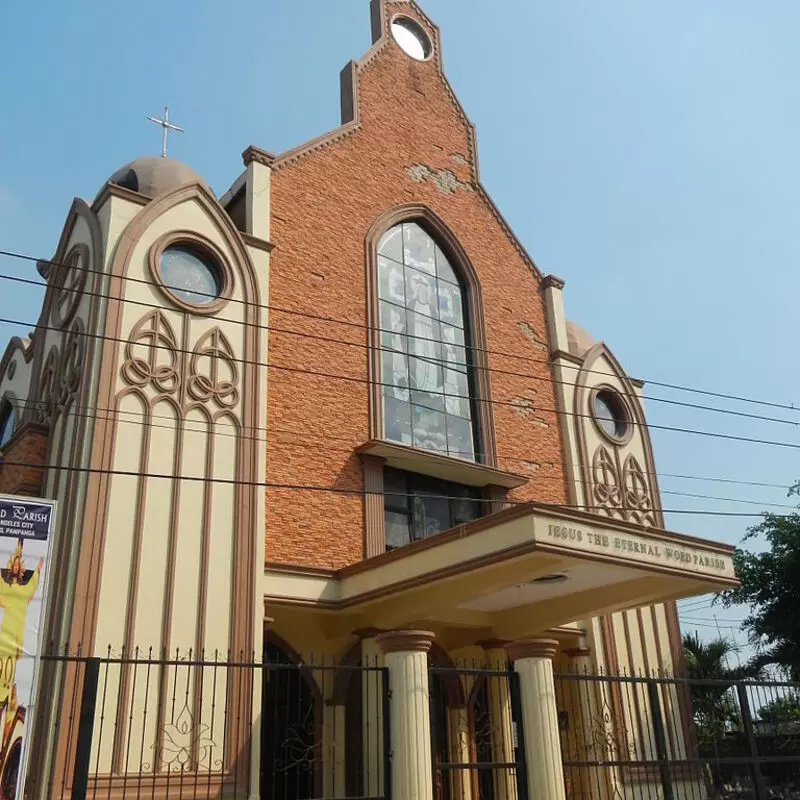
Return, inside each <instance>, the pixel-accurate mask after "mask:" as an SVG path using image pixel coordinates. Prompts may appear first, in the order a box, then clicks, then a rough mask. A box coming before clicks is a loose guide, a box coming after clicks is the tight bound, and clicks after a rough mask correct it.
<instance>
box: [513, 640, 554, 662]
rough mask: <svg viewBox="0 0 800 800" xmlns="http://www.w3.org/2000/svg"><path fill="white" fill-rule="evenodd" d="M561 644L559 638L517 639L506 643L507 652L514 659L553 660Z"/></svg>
mask: <svg viewBox="0 0 800 800" xmlns="http://www.w3.org/2000/svg"><path fill="white" fill-rule="evenodd" d="M560 646H561V645H560V642H559V641H558V639H517V641H515V642H509V643H508V644H507V645H506V652H507V653H508V657H509V658H510V659H511V660H512V661H519V660H521V659H523V658H547V659H550V660H551V661H552V659H553V658H554V657H555V655H556V653H557V652H558V651H559V649H560Z"/></svg>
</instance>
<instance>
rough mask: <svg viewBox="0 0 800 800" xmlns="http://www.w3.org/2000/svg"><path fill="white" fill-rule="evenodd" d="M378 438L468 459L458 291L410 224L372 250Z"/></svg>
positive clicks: (468, 401)
mask: <svg viewBox="0 0 800 800" xmlns="http://www.w3.org/2000/svg"><path fill="white" fill-rule="evenodd" d="M378 298H379V301H380V328H381V345H380V348H381V383H382V385H383V391H382V394H383V435H384V437H385V438H386V439H389V440H391V441H393V442H400V443H401V444H408V445H413V446H414V447H421V448H424V449H426V450H437V451H439V452H442V453H447V454H448V455H451V456H456V457H458V458H466V459H470V460H475V435H474V429H473V424H472V420H473V413H472V398H473V392H472V391H471V386H472V381H471V374H470V372H471V371H470V366H469V357H468V354H467V346H466V345H467V342H468V339H469V336H468V330H467V324H466V308H465V305H466V304H465V301H464V290H463V287H462V285H461V283H460V281H459V279H458V277H457V276H456V273H455V272H454V271H453V268H452V266H451V265H450V262H449V261H448V260H447V257H446V256H445V255H444V253H443V252H442V251H441V250H440V249H439V246H438V245H437V244H436V242H434V240H433V239H432V238H431V237H430V236H429V235H428V233H426V231H425V230H423V229H422V228H421V227H420V226H419V225H417V224H416V223H415V222H404V223H402V224H401V225H396V226H395V227H393V228H390V229H389V230H388V231H387V232H386V233H385V234H384V235H383V237H382V238H381V241H380V244H379V245H378Z"/></svg>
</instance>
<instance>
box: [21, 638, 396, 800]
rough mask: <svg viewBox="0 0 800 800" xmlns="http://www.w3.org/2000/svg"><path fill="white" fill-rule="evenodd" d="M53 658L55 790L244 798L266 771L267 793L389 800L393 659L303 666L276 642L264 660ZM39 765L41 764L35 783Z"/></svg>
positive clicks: (105, 798)
mask: <svg viewBox="0 0 800 800" xmlns="http://www.w3.org/2000/svg"><path fill="white" fill-rule="evenodd" d="M46 663H47V665H48V667H49V668H50V669H51V670H54V671H57V673H58V675H57V676H55V673H54V675H53V676H51V679H52V680H55V678H56V677H57V682H58V684H59V685H60V686H61V688H62V691H61V696H62V700H61V705H60V707H59V708H60V713H59V714H58V715H57V727H56V730H55V731H54V734H53V736H52V737H51V741H52V742H53V743H55V746H54V751H53V752H51V753H50V762H49V764H50V768H49V769H48V770H47V773H48V774H49V778H48V785H47V786H46V790H47V794H48V796H60V797H71V798H73V800H85V798H91V799H92V800H101V799H102V800H112V798H113V799H114V800H118V799H119V798H133V797H136V798H137V800H139V798H156V797H158V798H170V800H172V798H193V800H196V799H197V798H206V797H218V796H222V795H225V796H228V795H229V796H231V797H233V798H238V797H248V796H252V795H251V794H250V791H251V790H250V787H251V786H253V784H254V783H255V781H256V779H257V780H258V784H259V786H260V793H261V797H263V798H269V799H270V800H304V799H305V800H340V799H341V800H344V799H345V798H347V799H348V800H390V797H391V782H390V772H391V771H390V761H389V758H390V751H389V712H390V709H389V688H388V687H389V683H388V673H387V671H386V669H385V668H383V667H378V666H374V665H362V664H350V663H338V662H333V661H331V660H330V659H328V660H324V659H318V660H314V659H309V660H308V661H303V662H298V661H292V660H289V659H288V658H286V657H285V656H284V655H283V654H282V653H281V652H280V651H278V650H277V649H275V651H274V652H272V651H271V650H270V649H269V648H267V652H266V653H265V658H264V660H261V661H256V660H252V659H246V658H239V659H231V658H230V657H225V658H223V657H221V656H220V655H219V654H216V655H215V657H212V658H207V657H204V658H195V657H192V656H191V655H189V656H188V657H186V658H179V657H176V658H167V657H162V658H155V657H153V656H152V654H147V655H146V656H142V655H141V654H135V655H133V656H132V657H124V656H120V657H115V656H113V655H112V654H109V655H108V656H106V657H104V658H81V657H67V656H59V657H53V656H50V657H47V658H46ZM254 737H257V738H258V740H259V746H258V747H257V748H255V747H254V743H253V738H254ZM43 749H44V748H42V747H40V748H39V752H38V753H34V754H33V755H34V758H35V759H41V758H42V756H43ZM254 751H256V752H258V753H259V755H258V756H256V757H255V758H252V757H251V756H252V754H253V752H254ZM42 767H43V763H41V761H40V762H39V763H36V761H34V762H33V763H32V764H31V770H30V773H29V774H30V777H31V780H30V781H29V782H28V784H27V785H28V788H29V789H30V788H31V787H32V786H34V785H35V784H36V782H37V776H41V775H43V774H44V770H43V769H42ZM256 776H257V777H256ZM39 779H40V780H41V778H39Z"/></svg>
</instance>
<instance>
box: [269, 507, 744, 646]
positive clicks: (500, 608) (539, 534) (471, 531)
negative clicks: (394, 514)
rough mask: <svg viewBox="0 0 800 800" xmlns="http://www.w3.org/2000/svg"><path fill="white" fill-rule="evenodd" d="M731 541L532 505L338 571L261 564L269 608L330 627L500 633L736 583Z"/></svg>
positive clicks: (538, 627) (519, 633)
mask: <svg viewBox="0 0 800 800" xmlns="http://www.w3.org/2000/svg"><path fill="white" fill-rule="evenodd" d="M732 554H733V548H732V547H731V546H729V545H725V544H720V543H717V542H712V541H707V540H704V539H698V538H695V537H690V536H685V535H682V534H677V533H672V532H670V531H666V530H663V529H655V528H646V527H642V526H637V525H632V524H630V523H626V522H621V521H617V520H612V519H610V518H608V517H602V516H599V515H595V514H589V513H584V512H576V511H570V510H564V509H562V508H559V507H555V506H546V505H540V504H536V503H530V504H524V505H519V506H515V507H512V508H509V509H506V510H504V511H501V512H498V513H495V514H492V515H490V516H488V517H484V518H482V519H479V520H476V521H475V522H472V523H469V524H467V525H462V526H459V527H456V528H453V529H451V530H449V531H445V532H443V533H441V534H439V535H437V536H432V537H431V538H429V539H425V540H423V541H419V542H415V543H413V544H411V545H408V546H406V547H403V548H400V549H397V550H393V551H391V552H388V553H385V554H382V555H380V556H377V557H375V558H371V559H368V560H366V561H363V562H360V563H358V564H354V565H352V566H350V567H346V568H345V569H341V570H337V571H324V570H316V569H305V568H302V567H292V566H289V565H279V564H269V565H267V567H266V573H265V584H264V588H265V604H266V605H276V604H280V605H303V606H309V605H311V606H314V607H316V608H317V609H319V610H324V611H325V612H327V614H328V615H329V616H330V619H328V621H327V624H328V625H329V626H330V629H331V630H330V633H331V634H332V635H336V634H339V633H341V634H344V633H349V632H350V631H352V630H354V629H356V628H360V627H361V628H363V627H375V628H393V627H398V626H402V625H407V624H410V623H422V622H425V623H428V624H431V625H437V624H438V625H447V626H457V627H466V628H474V629H476V630H480V631H481V632H482V633H485V634H487V635H490V636H495V637H499V638H504V637H508V638H511V637H516V636H525V635H530V634H532V633H534V632H536V631H539V630H543V629H545V628H550V627H553V626H558V625H564V624H567V623H570V622H573V621H576V620H580V619H585V618H587V617H594V616H597V615H600V614H605V613H610V612H613V611H619V610H623V609H625V608H633V607H637V606H642V605H648V604H652V603H657V602H664V601H667V600H674V599H678V598H681V597H687V596H691V595H695V594H703V593H706V592H712V591H716V590H719V589H723V588H726V587H732V586H735V585H736V584H737V582H736V576H735V574H734V569H733V561H732Z"/></svg>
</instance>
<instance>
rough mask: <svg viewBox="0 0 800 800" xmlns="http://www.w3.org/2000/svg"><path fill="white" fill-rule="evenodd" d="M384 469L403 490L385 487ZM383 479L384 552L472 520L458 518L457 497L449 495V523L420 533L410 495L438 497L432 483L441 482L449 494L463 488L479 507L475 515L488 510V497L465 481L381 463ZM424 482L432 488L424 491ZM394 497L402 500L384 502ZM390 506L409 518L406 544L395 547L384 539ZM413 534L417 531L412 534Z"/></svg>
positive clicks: (452, 494)
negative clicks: (431, 530)
mask: <svg viewBox="0 0 800 800" xmlns="http://www.w3.org/2000/svg"><path fill="white" fill-rule="evenodd" d="M387 471H388V472H389V473H390V474H394V477H395V479H396V480H398V481H400V480H401V481H403V484H404V485H403V490H402V492H396V491H389V490H388V489H386V481H387V477H388V476H387ZM383 481H384V492H383V506H384V549H385V551H386V552H390V551H391V550H399V549H401V548H403V547H406V546H408V545H410V544H414V543H415V542H420V541H423V540H425V539H430V538H433V537H435V536H438V535H439V534H440V533H444V531H446V530H450V529H451V528H455V527H457V526H458V525H467V524H469V522H473V521H474V520H467V521H465V522H459V521H457V520H456V519H454V517H455V513H454V512H455V505H456V501H455V500H454V499H448V500H447V504H448V515H449V520H448V522H449V523H450V524H449V525H447V527H445V528H443V529H442V530H441V531H437V532H436V533H432V534H430V535H428V536H425V535H424V533H420V531H418V530H416V524H415V520H416V515H415V512H414V507H413V499H414V498H415V497H423V498H424V497H426V496H427V497H437V498H438V497H439V495H438V494H437V493H436V492H435V491H434V490H433V485H435V484H441V486H442V491H443V492H444V491H446V492H447V494H448V495H450V496H451V497H455V496H457V493H459V492H461V491H463V493H464V499H465V500H469V501H470V502H472V503H475V504H476V505H477V507H478V510H479V513H478V514H477V515H476V517H475V519H480V518H481V517H485V516H486V515H487V513H488V507H489V506H488V501H487V498H486V496H485V492H483V491H481V490H480V489H478V488H477V487H475V486H468V485H466V484H460V483H455V482H453V481H446V480H443V479H441V478H433V477H431V476H429V475H424V474H422V473H419V472H413V471H410V470H401V469H397V468H395V467H389V466H384V467H383ZM426 483H429V484H431V491H426V490H425V489H423V488H421V487H423V486H424V485H425V484H426ZM389 497H394V498H402V504H401V503H400V502H393V503H391V504H387V498H389ZM387 510H391V511H394V512H396V513H398V514H403V515H405V516H406V518H407V522H408V534H409V540H408V542H406V543H405V544H401V545H397V546H394V547H391V548H390V547H389V543H388V541H386V539H385V537H386V528H385V521H386V511H387ZM415 534H416V535H415Z"/></svg>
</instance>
